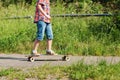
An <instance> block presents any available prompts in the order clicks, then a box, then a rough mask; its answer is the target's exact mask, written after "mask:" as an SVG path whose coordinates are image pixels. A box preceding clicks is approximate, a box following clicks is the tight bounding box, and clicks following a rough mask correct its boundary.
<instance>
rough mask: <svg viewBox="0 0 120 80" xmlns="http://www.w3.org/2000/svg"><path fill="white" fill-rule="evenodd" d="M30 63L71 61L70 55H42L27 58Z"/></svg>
mask: <svg viewBox="0 0 120 80" xmlns="http://www.w3.org/2000/svg"><path fill="white" fill-rule="evenodd" d="M27 59H28V61H30V62H34V61H38V60H39V61H69V60H70V57H69V56H68V55H46V54H41V55H39V56H33V55H29V56H27Z"/></svg>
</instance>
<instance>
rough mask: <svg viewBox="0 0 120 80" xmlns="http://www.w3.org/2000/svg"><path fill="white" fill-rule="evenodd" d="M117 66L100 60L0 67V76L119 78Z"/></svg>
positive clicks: (21, 78) (77, 79) (22, 78)
mask: <svg viewBox="0 0 120 80" xmlns="http://www.w3.org/2000/svg"><path fill="white" fill-rule="evenodd" d="M119 67H120V63H118V64H114V65H113V64H109V65H108V64H107V63H106V62H105V61H101V62H100V63H98V64H97V65H86V64H84V63H83V62H79V63H77V64H73V65H71V66H66V67H65V66H63V67H60V66H54V67H53V66H50V65H44V66H41V67H35V68H29V69H13V68H8V69H0V78H1V77H5V78H6V80H14V79H18V80H25V79H38V80H46V79H56V80H64V79H68V80H69V79H72V80H119V79H120V77H119V76H120V74H119V73H120V69H119Z"/></svg>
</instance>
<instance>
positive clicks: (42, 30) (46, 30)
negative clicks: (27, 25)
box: [37, 21, 53, 41]
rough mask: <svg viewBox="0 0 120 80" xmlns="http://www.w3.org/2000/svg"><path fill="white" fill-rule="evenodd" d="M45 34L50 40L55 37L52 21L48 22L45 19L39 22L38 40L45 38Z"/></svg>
mask: <svg viewBox="0 0 120 80" xmlns="http://www.w3.org/2000/svg"><path fill="white" fill-rule="evenodd" d="M44 34H46V37H47V39H48V40H52V39H53V31H52V25H51V23H46V22H44V21H38V22H37V40H40V41H42V40H43V38H44Z"/></svg>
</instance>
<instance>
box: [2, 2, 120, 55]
mask: <svg viewBox="0 0 120 80" xmlns="http://www.w3.org/2000/svg"><path fill="white" fill-rule="evenodd" d="M62 3H63V4H62V5H61V3H59V1H56V3H54V2H53V3H52V5H51V14H66V13H67V14H70V13H79V14H83V13H84V14H87V13H88V14H89V13H92V14H94V13H104V9H106V7H104V6H103V5H101V4H100V3H97V2H96V3H93V2H91V1H89V0H86V1H84V0H82V1H79V2H78V1H75V2H73V3H68V4H67V5H66V3H64V2H62ZM34 10H35V6H33V5H31V6H29V7H26V6H21V5H10V6H8V7H7V8H5V7H0V11H1V13H0V14H1V17H0V19H1V22H0V24H1V25H0V36H1V37H0V52H3V53H10V52H11V53H29V52H30V51H31V49H32V48H31V47H32V45H33V41H34V39H35V35H36V27H35V26H36V25H35V24H33V19H15V20H14V19H11V20H9V19H8V20H4V19H2V18H6V17H11V16H13V17H14V16H26V15H32V16H33V15H34ZM115 10H116V13H114V11H112V10H111V8H109V10H106V11H107V12H108V13H114V14H119V10H117V9H115ZM31 20H32V21H31ZM119 21H120V17H119V16H113V17H85V18H81V17H78V18H77V17H76V18H73V17H67V18H65V17H63V18H57V17H53V18H52V25H53V32H54V43H53V49H54V50H55V51H56V52H57V53H59V54H71V55H120V54H119V53H120V44H119V43H120V34H119V33H120V26H119V24H120V23H119ZM45 39H46V38H45ZM45 48H46V47H45V40H44V41H43V43H41V45H40V47H39V49H40V52H44V50H45Z"/></svg>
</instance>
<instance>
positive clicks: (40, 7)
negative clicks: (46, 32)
mask: <svg viewBox="0 0 120 80" xmlns="http://www.w3.org/2000/svg"><path fill="white" fill-rule="evenodd" d="M38 9H39V10H40V12H41V13H42V14H43V15H44V16H45V17H47V18H48V19H51V17H50V16H49V15H47V14H46V13H45V11H44V10H43V9H42V6H41V4H39V5H38Z"/></svg>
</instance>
